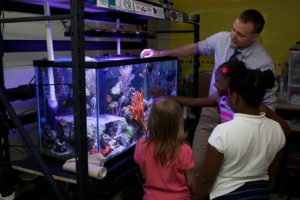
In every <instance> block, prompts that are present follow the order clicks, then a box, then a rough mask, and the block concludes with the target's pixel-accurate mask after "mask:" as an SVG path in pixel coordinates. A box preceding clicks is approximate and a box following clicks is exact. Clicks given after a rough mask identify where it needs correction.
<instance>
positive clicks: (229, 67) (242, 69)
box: [218, 60, 247, 79]
mask: <svg viewBox="0 0 300 200" xmlns="http://www.w3.org/2000/svg"><path fill="white" fill-rule="evenodd" d="M218 71H219V72H220V73H221V74H222V75H223V76H225V77H227V78H229V79H230V78H232V77H243V76H245V74H246V72H247V69H246V66H245V64H244V63H243V62H241V61H239V60H231V61H228V62H225V63H223V64H221V65H220V66H219V68H218Z"/></svg>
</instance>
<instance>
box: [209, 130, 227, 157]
mask: <svg viewBox="0 0 300 200" xmlns="http://www.w3.org/2000/svg"><path fill="white" fill-rule="evenodd" d="M208 143H209V144H210V145H211V146H213V147H214V148H216V149H217V150H218V151H219V152H220V153H224V151H225V142H224V139H223V138H222V129H221V127H220V125H218V126H216V128H215V129H214V130H213V132H212V133H211V135H210V137H209V138H208Z"/></svg>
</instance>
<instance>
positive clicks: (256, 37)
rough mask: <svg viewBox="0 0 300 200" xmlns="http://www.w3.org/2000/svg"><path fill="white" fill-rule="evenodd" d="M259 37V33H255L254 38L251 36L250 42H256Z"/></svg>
mask: <svg viewBox="0 0 300 200" xmlns="http://www.w3.org/2000/svg"><path fill="white" fill-rule="evenodd" d="M259 36H260V34H259V33H255V34H254V36H253V38H252V42H254V41H256V40H257V39H258V37H259Z"/></svg>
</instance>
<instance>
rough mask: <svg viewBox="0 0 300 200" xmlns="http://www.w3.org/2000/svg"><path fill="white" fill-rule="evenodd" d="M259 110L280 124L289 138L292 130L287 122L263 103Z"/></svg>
mask: <svg viewBox="0 0 300 200" xmlns="http://www.w3.org/2000/svg"><path fill="white" fill-rule="evenodd" d="M259 110H260V111H261V112H264V113H266V117H268V118H270V119H273V120H274V121H277V122H278V123H279V124H280V126H281V128H282V130H283V132H284V134H285V136H288V135H289V134H290V133H291V128H290V127H289V125H288V124H287V123H286V122H285V120H284V119H283V118H282V117H281V116H280V115H278V114H277V113H275V112H274V111H272V110H271V109H270V108H268V107H267V106H266V105H265V104H263V103H261V104H260V106H259Z"/></svg>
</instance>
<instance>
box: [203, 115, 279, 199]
mask: <svg viewBox="0 0 300 200" xmlns="http://www.w3.org/2000/svg"><path fill="white" fill-rule="evenodd" d="M208 142H209V144H210V145H212V146H213V147H214V148H216V149H217V150H218V151H219V152H220V153H222V154H224V160H223V163H222V166H221V169H220V171H219V174H218V177H217V178H216V181H215V183H214V186H213V188H212V190H211V192H210V197H211V198H216V197H218V196H221V195H224V194H227V193H229V192H232V191H234V190H235V189H237V188H239V187H240V186H242V185H243V184H244V183H246V182H249V181H256V180H268V167H269V165H270V163H271V162H272V161H273V159H274V157H275V155H276V154H277V153H278V151H279V150H280V149H281V148H283V146H284V145H285V136H284V133H283V131H282V129H281V127H280V125H279V124H278V123H277V122H276V121H274V120H271V119H268V118H266V117H265V114H264V113H260V115H246V114H241V113H235V114H234V117H233V120H231V121H229V122H226V123H222V124H219V125H218V126H217V127H216V128H215V129H214V131H213V132H212V134H211V136H210V137H209V139H208Z"/></svg>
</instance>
